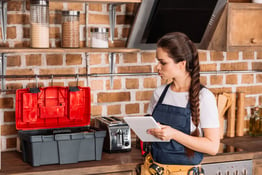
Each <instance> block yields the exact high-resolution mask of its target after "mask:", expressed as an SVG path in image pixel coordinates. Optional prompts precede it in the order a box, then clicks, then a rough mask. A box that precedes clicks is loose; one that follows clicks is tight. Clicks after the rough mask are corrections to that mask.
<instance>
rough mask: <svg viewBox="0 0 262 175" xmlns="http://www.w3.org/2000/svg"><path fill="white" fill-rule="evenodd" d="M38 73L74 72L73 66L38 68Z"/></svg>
mask: <svg viewBox="0 0 262 175" xmlns="http://www.w3.org/2000/svg"><path fill="white" fill-rule="evenodd" d="M39 73H40V75H52V74H54V75H55V74H58V75H63V74H75V69H74V68H52V69H51V68H50V69H40V70H39Z"/></svg>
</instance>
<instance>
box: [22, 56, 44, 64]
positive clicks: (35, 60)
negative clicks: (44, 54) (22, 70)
mask: <svg viewBox="0 0 262 175" xmlns="http://www.w3.org/2000/svg"><path fill="white" fill-rule="evenodd" d="M41 64H42V60H41V54H37V55H26V65H27V66H40V65H41Z"/></svg>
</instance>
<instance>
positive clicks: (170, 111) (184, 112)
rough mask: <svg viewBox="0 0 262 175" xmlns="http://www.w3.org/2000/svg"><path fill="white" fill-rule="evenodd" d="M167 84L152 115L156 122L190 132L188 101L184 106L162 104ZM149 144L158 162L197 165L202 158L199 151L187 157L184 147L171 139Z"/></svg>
mask: <svg viewBox="0 0 262 175" xmlns="http://www.w3.org/2000/svg"><path fill="white" fill-rule="evenodd" d="M169 86H170V84H169V85H167V86H166V87H165V89H164V91H163V93H162V94H161V96H160V98H159V100H158V103H157V105H156V107H155V108H154V111H153V114H152V115H153V117H154V119H155V120H156V121H157V122H159V123H161V124H163V125H169V126H171V127H173V128H175V129H177V130H179V131H182V132H184V133H186V134H190V117H191V112H190V105H189V103H188V104H187V106H186V108H183V107H178V106H172V105H167V104H162V102H163V99H164V97H165V95H166V92H167V90H168V88H169ZM151 146H152V147H151V154H152V157H153V159H154V161H156V162H158V163H162V164H177V165H197V164H200V162H201V161H202V159H203V153H200V152H194V155H193V156H191V157H188V156H187V155H186V149H185V147H184V146H183V145H181V144H180V143H178V142H176V141H175V140H173V139H172V140H171V141H170V142H153V143H152V145H151Z"/></svg>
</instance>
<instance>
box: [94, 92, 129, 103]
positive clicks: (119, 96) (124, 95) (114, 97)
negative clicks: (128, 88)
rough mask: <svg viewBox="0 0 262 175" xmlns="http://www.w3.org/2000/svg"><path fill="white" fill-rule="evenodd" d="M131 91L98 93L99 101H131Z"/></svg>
mask: <svg viewBox="0 0 262 175" xmlns="http://www.w3.org/2000/svg"><path fill="white" fill-rule="evenodd" d="M130 98H131V97H130V92H100V93H98V94H97V102H98V103H106V102H122V101H130Z"/></svg>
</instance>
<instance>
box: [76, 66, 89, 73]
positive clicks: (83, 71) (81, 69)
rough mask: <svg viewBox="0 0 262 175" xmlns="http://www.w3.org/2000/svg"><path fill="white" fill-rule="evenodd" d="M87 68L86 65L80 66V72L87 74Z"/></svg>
mask: <svg viewBox="0 0 262 175" xmlns="http://www.w3.org/2000/svg"><path fill="white" fill-rule="evenodd" d="M86 71H87V70H86V67H79V68H78V73H79V74H86V73H87V72H86Z"/></svg>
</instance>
